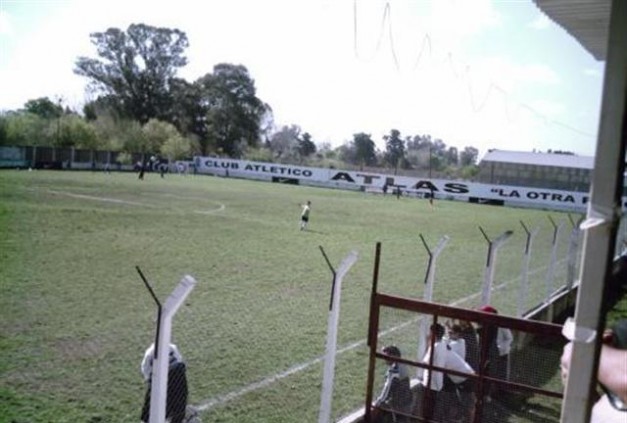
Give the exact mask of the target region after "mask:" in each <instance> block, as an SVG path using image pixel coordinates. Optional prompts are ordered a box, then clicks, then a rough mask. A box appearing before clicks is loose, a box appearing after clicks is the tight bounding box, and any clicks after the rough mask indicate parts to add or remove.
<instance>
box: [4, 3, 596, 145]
mask: <svg viewBox="0 0 627 423" xmlns="http://www.w3.org/2000/svg"><path fill="white" fill-rule="evenodd" d="M132 23H144V24H147V25H152V26H156V27H167V28H177V29H179V30H181V31H183V32H185V33H186V34H187V37H188V39H189V44H190V46H189V48H188V49H187V50H186V56H187V58H188V64H187V66H185V67H184V68H182V69H180V71H179V73H178V76H179V77H182V78H184V79H186V80H187V81H189V82H193V81H195V80H196V79H198V78H199V77H201V76H203V75H205V74H207V73H211V72H212V71H213V67H214V66H215V65H216V64H218V63H232V64H240V65H244V66H245V67H246V68H247V69H248V71H249V73H250V75H251V77H252V78H253V79H254V81H255V86H256V89H257V96H258V97H259V98H260V99H261V100H262V101H264V102H266V103H267V104H269V105H270V106H271V107H272V109H273V113H274V123H275V125H276V126H277V128H280V127H281V126H283V125H298V126H299V127H300V128H301V130H302V131H303V132H308V133H310V134H311V136H312V139H313V141H314V142H316V143H317V144H321V143H330V144H331V145H332V146H334V147H335V146H338V145H341V144H343V143H345V142H347V141H350V140H352V138H353V134H355V133H359V132H365V133H367V134H370V135H371V136H372V139H373V140H374V141H375V143H376V144H377V146H378V147H379V148H381V149H383V148H384V141H383V136H384V135H387V134H389V133H390V131H391V130H392V129H397V130H398V131H400V133H401V136H402V137H403V138H405V137H407V136H414V135H427V134H428V135H431V137H432V138H434V139H441V140H442V141H443V142H444V143H445V144H446V145H447V146H455V147H457V148H458V149H460V150H462V149H463V148H464V147H466V146H472V147H475V148H478V149H479V151H480V154H481V155H482V154H484V153H485V152H486V151H487V150H488V149H493V148H496V149H502V150H514V151H533V150H534V149H535V150H537V151H547V150H549V149H551V150H566V151H572V152H574V153H576V154H579V155H588V156H591V155H594V152H595V147H596V134H597V131H598V122H599V112H600V101H601V92H602V83H603V72H604V65H605V64H604V62H599V61H597V60H595V59H594V58H593V57H592V55H591V54H589V53H588V52H587V51H586V50H585V49H584V48H583V47H582V46H581V45H580V44H579V43H578V42H577V41H576V40H575V39H574V38H573V37H571V36H570V35H569V34H568V33H567V32H566V31H565V30H564V29H562V28H561V27H559V26H558V25H557V24H556V23H554V22H553V21H551V20H549V19H548V18H547V17H546V16H545V15H544V14H543V13H542V12H541V10H540V9H538V8H537V6H536V5H535V3H534V2H533V1H532V0H433V1H432V0H389V1H381V0H263V1H259V0H207V1H198V0H193V1H188V0H177V1H171V0H170V1H162V0H150V1H144V0H125V1H119V0H108V1H101V0H100V1H92V0H78V1H74V0H37V1H35V0H0V110H4V111H7V110H15V109H19V108H21V107H23V105H24V103H25V102H26V101H28V100H30V99H35V98H39V97H45V96H47V97H49V98H51V99H53V100H55V101H56V100H58V99H61V101H62V102H63V104H64V105H67V106H69V107H71V108H74V109H75V110H77V111H80V110H81V109H82V105H83V104H84V103H85V101H88V100H90V99H93V98H94V97H93V94H89V93H87V92H86V91H85V88H86V86H87V84H88V80H87V79H86V78H84V77H81V76H78V75H75V74H74V72H73V69H74V64H75V62H76V59H77V58H78V57H80V56H87V57H94V58H95V57H97V56H96V51H95V47H94V46H93V44H91V41H90V38H89V34H90V33H94V32H104V31H106V30H107V29H108V28H111V27H116V28H120V29H124V30H125V29H127V28H128V26H129V25H130V24H132Z"/></svg>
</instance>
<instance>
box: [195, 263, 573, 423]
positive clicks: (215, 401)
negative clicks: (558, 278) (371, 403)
mask: <svg viewBox="0 0 627 423" xmlns="http://www.w3.org/2000/svg"><path fill="white" fill-rule="evenodd" d="M563 261H564V260H560V262H563ZM541 269H543V268H542V267H539V268H537V269H535V270H533V271H532V272H531V273H536V272H539V271H540V270H541ZM518 279H519V278H518V277H516V278H514V279H511V280H509V281H506V282H503V283H501V284H499V285H496V286H495V287H493V288H492V290H499V289H502V288H504V287H505V286H507V285H509V284H511V283H513V282H515V281H517V280H518ZM480 295H481V292H477V293H474V294H471V295H468V296H467V297H464V298H460V299H458V300H455V301H453V302H451V303H449V305H451V306H453V307H455V306H458V305H459V304H462V303H464V302H466V301H470V300H472V299H473V298H477V297H479V296H480ZM419 319H420V318H417V319H412V320H410V321H407V322H404V323H401V324H400V325H397V326H393V327H391V328H389V329H386V330H384V331H383V332H381V333H379V335H378V337H379V338H380V337H381V336H384V335H388V334H390V333H392V332H396V331H397V330H400V329H402V328H404V327H407V326H409V325H410V324H413V323H415V322H416V321H417V320H419ZM366 341H367V340H366V339H362V340H360V341H357V342H353V343H352V344H349V345H347V346H345V347H343V348H340V349H339V350H337V353H336V355H339V354H343V353H345V352H348V351H351V350H354V349H355V348H357V347H360V346H362V345H366ZM323 360H324V356H319V357H316V358H314V359H313V360H310V361H307V362H305V363H301V364H297V365H296V366H293V367H290V368H289V369H287V370H286V371H284V372H281V373H276V374H274V375H272V376H269V377H267V378H265V379H263V380H260V381H259V382H254V383H251V384H250V385H248V386H245V387H243V388H241V389H238V390H236V391H231V392H229V393H227V394H224V395H218V396H216V397H213V398H210V399H208V400H207V401H205V402H203V403H201V404H200V405H198V406H196V408H197V409H198V411H207V410H209V409H211V408H213V407H217V406H219V405H222V404H225V403H227V402H229V401H231V400H234V399H236V398H239V397H241V396H242V395H245V394H247V393H249V392H252V391H255V390H257V389H261V388H265V387H266V386H268V385H270V384H272V383H274V382H276V381H279V380H281V379H285V378H286V377H288V376H290V375H293V374H294V373H298V372H300V371H302V370H305V369H307V368H309V367H311V366H313V365H314V364H318V363H320V362H322V361H323Z"/></svg>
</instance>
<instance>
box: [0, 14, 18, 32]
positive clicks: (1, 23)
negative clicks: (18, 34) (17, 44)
mask: <svg viewBox="0 0 627 423" xmlns="http://www.w3.org/2000/svg"><path fill="white" fill-rule="evenodd" d="M14 34H15V30H14V28H13V24H12V22H11V16H10V15H9V13H8V12H7V11H6V10H0V35H1V36H13V35H14Z"/></svg>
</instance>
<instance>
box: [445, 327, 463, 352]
mask: <svg viewBox="0 0 627 423" xmlns="http://www.w3.org/2000/svg"><path fill="white" fill-rule="evenodd" d="M461 332H462V327H461V325H459V324H457V323H455V324H453V325H452V326H451V327H450V328H449V329H448V346H449V348H450V349H451V350H452V351H453V352H455V353H456V354H457V355H458V356H460V357H461V358H463V359H464V360H465V359H466V340H464V338H462V336H461Z"/></svg>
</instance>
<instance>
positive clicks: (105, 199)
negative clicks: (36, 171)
mask: <svg viewBox="0 0 627 423" xmlns="http://www.w3.org/2000/svg"><path fill="white" fill-rule="evenodd" d="M48 192H49V193H51V194H57V195H67V196H68V197H74V198H80V199H84V200H93V201H104V202H107V203H117V204H128V205H130V206H141V207H155V206H153V205H150V204H146V203H140V202H136V201H126V200H120V199H117V198H107V197H95V196H92V195H84V194H72V193H70V192H63V191H52V190H48Z"/></svg>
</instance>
